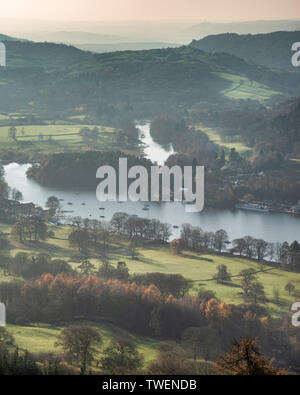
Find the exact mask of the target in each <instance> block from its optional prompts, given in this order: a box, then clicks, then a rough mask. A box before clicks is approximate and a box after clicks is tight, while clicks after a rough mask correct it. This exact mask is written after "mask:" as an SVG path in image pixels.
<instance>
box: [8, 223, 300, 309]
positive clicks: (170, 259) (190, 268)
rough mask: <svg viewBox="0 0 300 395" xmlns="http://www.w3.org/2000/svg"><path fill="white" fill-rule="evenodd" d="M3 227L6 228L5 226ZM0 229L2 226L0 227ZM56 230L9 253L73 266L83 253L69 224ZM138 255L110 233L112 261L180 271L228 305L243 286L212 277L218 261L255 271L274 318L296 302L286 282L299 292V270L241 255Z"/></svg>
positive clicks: (95, 257) (142, 269)
mask: <svg viewBox="0 0 300 395" xmlns="http://www.w3.org/2000/svg"><path fill="white" fill-rule="evenodd" d="M2 229H5V230H6V231H7V230H8V229H7V228H6V227H5V226H4V225H2ZM0 230H1V227H0ZM51 230H52V231H53V232H54V233H55V238H51V239H48V240H47V241H45V242H40V243H33V242H31V243H29V242H27V243H26V244H25V243H24V244H21V243H19V242H17V241H15V240H13V241H12V243H13V249H12V251H11V254H12V255H15V254H17V253H18V252H21V251H22V252H28V253H33V254H38V253H46V254H48V255H50V256H51V257H52V258H60V259H64V260H66V261H68V262H69V263H70V264H71V265H72V267H73V268H74V269H76V268H77V267H78V266H79V264H80V260H81V258H82V256H81V255H80V253H79V252H78V250H76V249H75V248H71V247H70V246H69V242H68V235H69V233H70V231H71V228H69V227H51ZM137 252H138V258H136V259H132V258H131V255H130V252H129V248H128V241H127V240H126V239H125V238H121V237H120V236H114V235H112V236H111V237H110V241H109V244H108V247H107V255H108V258H109V261H110V262H111V263H112V264H115V265H116V264H117V262H119V261H125V262H126V263H127V265H128V268H129V271H130V273H131V274H134V273H151V272H159V273H166V274H181V275H183V276H184V277H185V278H187V279H189V280H191V281H192V282H193V288H192V289H191V291H190V292H191V293H192V294H195V293H197V290H198V288H199V286H200V285H201V286H203V287H204V288H205V289H207V290H211V291H214V292H215V293H216V296H217V297H218V298H219V299H220V300H225V301H226V302H227V303H231V304H241V303H244V300H243V296H242V288H241V283H240V278H239V277H233V278H232V282H231V283H229V284H227V285H224V284H218V283H217V282H216V281H214V280H213V276H214V274H216V272H217V267H218V266H219V265H221V264H224V265H226V266H227V268H228V271H229V272H230V273H231V275H232V276H237V275H238V274H239V273H240V272H241V271H242V270H243V269H249V268H253V269H255V270H256V271H257V272H259V273H258V274H257V277H258V280H259V281H260V282H262V283H263V285H264V287H265V293H266V296H267V298H268V302H267V303H266V304H265V307H266V308H268V309H269V310H270V312H271V313H272V315H273V316H274V317H280V316H283V315H285V314H287V313H288V312H289V310H290V305H291V304H292V303H293V302H295V301H296V300H295V297H294V296H290V295H289V294H288V293H287V292H286V291H285V289H284V287H285V285H286V284H287V283H288V282H289V281H291V282H292V283H293V284H294V285H295V287H296V289H297V290H298V291H300V273H294V272H288V271H286V270H283V269H282V268H274V267H270V266H262V265H261V264H260V263H258V262H256V261H254V260H249V259H247V258H243V257H230V256H224V255H218V254H199V253H197V252H192V251H185V252H183V253H182V254H179V255H176V254H174V253H173V252H172V251H171V250H170V248H169V247H168V246H165V247H161V246H143V247H140V248H138V249H137ZM89 260H90V262H92V263H93V264H94V265H95V267H96V268H97V269H98V268H99V267H100V265H101V264H102V261H101V256H100V253H99V252H98V251H93V250H90V256H89ZM0 276H1V277H0V280H1V281H2V280H4V281H11V280H12V279H14V278H15V277H13V276H6V275H4V274H3V272H2V275H1V272H0ZM274 289H278V291H279V295H280V300H279V303H275V301H274Z"/></svg>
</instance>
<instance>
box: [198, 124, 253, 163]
mask: <svg viewBox="0 0 300 395" xmlns="http://www.w3.org/2000/svg"><path fill="white" fill-rule="evenodd" d="M194 128H195V129H196V130H201V131H202V132H204V133H206V134H207V136H208V137H209V139H210V140H211V141H212V142H214V143H215V144H217V145H218V146H220V147H222V148H223V149H224V150H225V151H229V150H230V149H231V148H235V149H236V151H237V152H239V153H240V154H244V155H246V156H249V155H250V154H251V153H252V148H251V147H248V146H247V145H245V144H244V143H242V142H236V141H235V142H228V143H227V142H224V141H222V139H221V136H220V135H219V134H218V132H217V131H216V130H215V129H213V128H208V127H206V126H204V125H203V124H201V123H198V124H197V125H194Z"/></svg>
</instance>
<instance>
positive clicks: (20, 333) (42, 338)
mask: <svg viewBox="0 0 300 395" xmlns="http://www.w3.org/2000/svg"><path fill="white" fill-rule="evenodd" d="M74 324H76V325H88V326H90V327H92V328H94V329H96V330H98V331H99V332H100V334H101V336H102V339H103V344H102V345H101V347H100V348H99V354H98V357H100V356H101V350H103V349H104V348H105V347H107V346H108V344H109V342H110V341H111V340H118V339H122V340H128V341H131V342H133V343H135V344H136V345H137V347H138V350H139V352H140V353H142V355H143V356H144V361H145V364H146V365H147V364H148V363H149V362H150V361H152V360H153V359H154V358H155V356H156V354H157V352H158V350H159V348H160V346H162V345H163V344H165V342H162V341H159V340H154V339H151V338H148V337H144V336H138V335H134V334H132V333H129V332H128V331H126V330H123V329H121V328H118V327H117V326H115V325H112V324H109V323H97V324H96V323H94V322H76V323H74ZM63 328H64V326H51V325H47V324H41V323H36V324H32V325H30V326H19V325H7V329H8V331H9V332H10V333H11V334H12V335H13V336H14V338H15V341H16V345H17V346H18V347H19V349H20V351H25V350H29V351H30V352H31V353H34V354H38V353H49V352H51V353H55V354H58V353H59V352H60V351H61V349H60V348H59V347H55V342H56V341H57V340H58V336H59V335H60V333H61V331H62V329H63ZM168 344H172V343H170V342H169V343H168Z"/></svg>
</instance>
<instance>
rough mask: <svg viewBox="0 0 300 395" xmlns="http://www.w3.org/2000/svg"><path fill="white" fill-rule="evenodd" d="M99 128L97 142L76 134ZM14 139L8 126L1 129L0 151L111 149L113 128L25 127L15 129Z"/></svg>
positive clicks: (77, 126) (44, 151)
mask: <svg viewBox="0 0 300 395" xmlns="http://www.w3.org/2000/svg"><path fill="white" fill-rule="evenodd" d="M94 127H97V128H98V129H99V133H98V138H97V140H93V141H88V142H86V141H83V140H82V138H81V136H80V135H79V131H80V129H82V128H90V129H92V128H94ZM16 129H17V132H16V139H15V140H12V139H11V138H9V136H8V134H9V127H8V126H0V145H1V150H14V151H20V152H22V153H32V152H38V153H44V154H47V153H54V152H66V151H78V150H82V149H110V148H112V147H114V148H116V147H115V143H114V132H115V129H113V128H110V127H105V126H99V125H76V124H74V125H72V124H70V125H65V124H61V125H57V124H55V125H25V126H17V127H16Z"/></svg>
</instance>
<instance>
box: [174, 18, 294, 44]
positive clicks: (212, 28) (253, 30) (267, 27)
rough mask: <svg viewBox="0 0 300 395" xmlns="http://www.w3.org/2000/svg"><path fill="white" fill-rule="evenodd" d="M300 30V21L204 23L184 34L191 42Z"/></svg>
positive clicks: (187, 30)
mask: <svg viewBox="0 0 300 395" xmlns="http://www.w3.org/2000/svg"><path fill="white" fill-rule="evenodd" d="M295 30H300V20H278V21H263V20H258V21H244V22H226V23H213V22H202V23H199V24H198V25H194V26H192V27H190V28H188V29H186V30H185V31H184V32H182V33H183V35H185V37H186V38H187V39H189V40H192V39H197V40H199V39H201V38H204V37H206V36H210V35H218V34H226V33H236V34H267V33H272V32H276V31H295Z"/></svg>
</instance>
